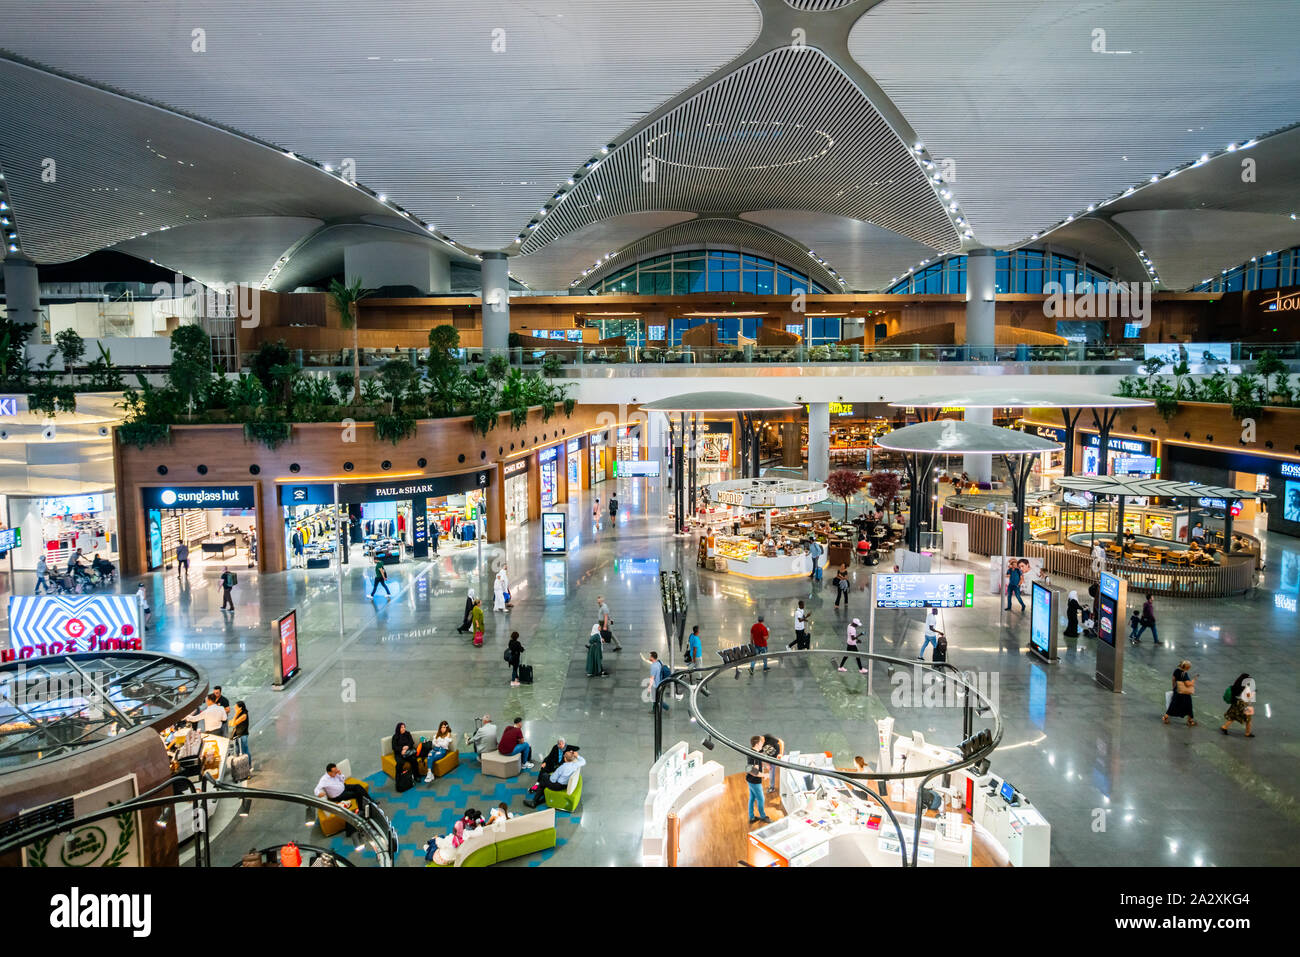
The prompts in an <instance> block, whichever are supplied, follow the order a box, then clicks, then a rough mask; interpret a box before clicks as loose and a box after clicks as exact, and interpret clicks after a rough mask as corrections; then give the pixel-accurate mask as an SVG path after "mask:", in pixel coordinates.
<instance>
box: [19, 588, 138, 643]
mask: <svg viewBox="0 0 1300 957" xmlns="http://www.w3.org/2000/svg"><path fill="white" fill-rule="evenodd" d="M140 615H141V609H140V602H139V601H138V600H137V599H136V597H135V595H11V596H10V598H9V646H10V647H11V648H13V649H23V648H31V649H34V650H35V651H36V653H37V654H42V655H57V654H75V653H77V652H81V651H109V650H114V649H121V650H127V649H129V650H136V651H138V650H140V649H141V647H142V646H141V639H142V637H143V636H142V633H141V631H140Z"/></svg>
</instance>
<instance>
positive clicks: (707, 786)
mask: <svg viewBox="0 0 1300 957" xmlns="http://www.w3.org/2000/svg"><path fill="white" fill-rule="evenodd" d="M724 776H725V772H724V771H723V770H722V765H721V764H719V763H718V762H717V761H705V760H704V755H703V753H702V752H700V751H691V750H689V747H688V745H687V744H686V742H685V741H678V742H677V743H676V744H674V745H673V746H672V747H670V748H669V749H668V750H666V751H665V752H664V753H663V755H662V756H661V757H660V758H659V760H658V761H656V762H655V763H654V764H652V765H651V766H650V786H649V790H648V791H647V793H646V799H645V805H644V815H643V817H644V820H643V824H642V829H641V863H642V864H644V865H645V866H646V867H662V866H664V865H666V864H667V863H668V839H669V834H668V817H669V815H675V816H679V817H680V815H681V814H682V812H683V811H684V810H685V808H686V807H687V805H689V804H690V803H691V802H692V801H694V800H695V799H696V798H698V797H700V796H702V795H704V794H705V793H707V792H709V791H711V790H712V789H714V788H720V787H722V784H723V778H724Z"/></svg>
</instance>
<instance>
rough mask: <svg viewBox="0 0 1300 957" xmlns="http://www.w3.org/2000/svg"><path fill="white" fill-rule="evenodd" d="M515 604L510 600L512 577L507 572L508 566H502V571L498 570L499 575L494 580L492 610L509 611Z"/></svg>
mask: <svg viewBox="0 0 1300 957" xmlns="http://www.w3.org/2000/svg"><path fill="white" fill-rule="evenodd" d="M513 606H514V603H513V602H511V601H510V577H509V576H508V575H507V574H506V566H505V565H504V564H503V565H502V566H501V571H499V572H497V577H496V578H495V579H493V581H492V610H493V611H509V610H510V609H511V608H512V607H513Z"/></svg>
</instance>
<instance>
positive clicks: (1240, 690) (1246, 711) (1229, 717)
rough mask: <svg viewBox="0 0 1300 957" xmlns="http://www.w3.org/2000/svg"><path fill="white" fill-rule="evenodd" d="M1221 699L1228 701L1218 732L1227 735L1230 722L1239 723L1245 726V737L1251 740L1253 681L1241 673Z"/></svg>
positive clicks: (1253, 734) (1253, 697) (1253, 701)
mask: <svg viewBox="0 0 1300 957" xmlns="http://www.w3.org/2000/svg"><path fill="white" fill-rule="evenodd" d="M1223 697H1224V698H1225V699H1226V700H1228V710H1227V711H1225V712H1224V713H1223V724H1221V725H1219V730H1220V731H1222V732H1223V733H1224V734H1227V733H1228V728H1229V727H1231V725H1232V722H1234V721H1240V722H1241V723H1242V724H1244V725H1245V726H1246V737H1248V738H1253V737H1254V736H1255V733H1254V732H1253V731H1251V730H1250V726H1251V723H1252V722H1253V721H1254V720H1255V679H1254V678H1252V677H1251V676H1250V675H1248V674H1246V673H1245V672H1242V673H1241V674H1239V675H1237V680H1236V681H1234V682H1233V683H1232V685H1231V686H1230V687H1228V688H1227V689H1226V690H1225V691H1224V694H1223Z"/></svg>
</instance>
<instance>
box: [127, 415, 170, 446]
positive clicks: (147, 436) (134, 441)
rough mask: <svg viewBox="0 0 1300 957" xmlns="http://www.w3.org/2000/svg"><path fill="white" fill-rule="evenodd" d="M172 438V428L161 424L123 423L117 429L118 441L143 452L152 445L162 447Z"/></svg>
mask: <svg viewBox="0 0 1300 957" xmlns="http://www.w3.org/2000/svg"><path fill="white" fill-rule="evenodd" d="M170 436H171V426H170V425H164V424H162V423H161V422H123V423H122V424H121V425H119V426H118V427H117V439H118V441H119V442H121V443H122V444H123V445H134V446H135V447H136V448H137V449H139V450H140V451H142V452H143V451H144V450H145V449H146V448H148V447H149V446H151V445H161V444H162V443H164V442H166V441H167V440H168V438H170Z"/></svg>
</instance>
